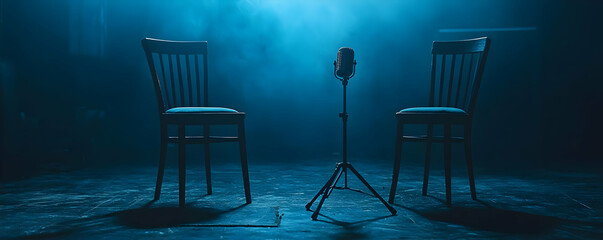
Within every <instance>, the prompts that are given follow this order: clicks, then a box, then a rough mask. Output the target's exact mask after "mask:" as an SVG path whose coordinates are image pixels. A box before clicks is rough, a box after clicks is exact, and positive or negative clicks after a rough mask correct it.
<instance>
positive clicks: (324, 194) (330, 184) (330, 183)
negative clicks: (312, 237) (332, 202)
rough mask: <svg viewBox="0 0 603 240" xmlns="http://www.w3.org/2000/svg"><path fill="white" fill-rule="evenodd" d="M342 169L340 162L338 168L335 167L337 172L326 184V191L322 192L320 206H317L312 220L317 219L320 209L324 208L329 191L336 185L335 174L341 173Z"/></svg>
mask: <svg viewBox="0 0 603 240" xmlns="http://www.w3.org/2000/svg"><path fill="white" fill-rule="evenodd" d="M341 170H342V169H341V164H338V165H337V168H336V169H335V173H334V174H333V176H331V179H329V181H328V182H327V184H326V185H325V189H324V193H323V194H322V198H321V199H320V202H319V203H318V206H316V210H314V213H313V214H312V220H316V218H318V213H319V212H320V209H321V208H322V204H323V203H324V202H325V200H326V199H327V196H328V194H327V192H329V190H330V189H331V188H333V187H334V185H335V176H336V175H340V171H341Z"/></svg>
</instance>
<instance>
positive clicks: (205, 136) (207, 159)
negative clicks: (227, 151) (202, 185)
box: [203, 124, 212, 195]
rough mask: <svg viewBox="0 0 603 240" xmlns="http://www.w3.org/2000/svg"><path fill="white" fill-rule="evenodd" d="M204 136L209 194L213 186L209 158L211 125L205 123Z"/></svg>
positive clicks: (206, 179) (206, 178) (206, 180)
mask: <svg viewBox="0 0 603 240" xmlns="http://www.w3.org/2000/svg"><path fill="white" fill-rule="evenodd" d="M203 137H204V138H205V140H206V141H207V142H205V144H204V146H205V182H206V183H207V195H211V194H212V187H211V160H210V158H209V156H210V155H209V137H210V135H209V125H208V124H206V125H203Z"/></svg>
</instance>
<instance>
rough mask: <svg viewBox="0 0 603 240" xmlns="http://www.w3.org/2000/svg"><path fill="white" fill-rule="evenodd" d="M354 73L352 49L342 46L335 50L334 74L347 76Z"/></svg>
mask: <svg viewBox="0 0 603 240" xmlns="http://www.w3.org/2000/svg"><path fill="white" fill-rule="evenodd" d="M353 73H354V50H353V49H351V48H349V47H342V48H340V49H339V51H338V52H337V63H336V64H335V74H337V76H339V77H341V78H349V77H350V76H352V74H353Z"/></svg>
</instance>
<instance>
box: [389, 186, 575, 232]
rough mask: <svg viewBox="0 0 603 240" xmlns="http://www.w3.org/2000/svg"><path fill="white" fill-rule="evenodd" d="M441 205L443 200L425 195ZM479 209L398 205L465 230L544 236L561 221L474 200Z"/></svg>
mask: <svg viewBox="0 0 603 240" xmlns="http://www.w3.org/2000/svg"><path fill="white" fill-rule="evenodd" d="M428 197H431V198H433V199H435V200H437V201H439V202H440V203H442V206H445V204H446V201H445V200H443V199H439V198H436V197H434V196H429V195H428ZM475 201H476V202H478V203H480V204H481V205H483V206H471V207H468V206H459V205H456V206H455V205H454V204H453V205H452V206H450V207H437V208H429V209H428V208H421V209H415V208H411V207H407V206H403V205H400V204H394V206H397V207H401V208H403V209H406V210H408V211H411V212H413V213H416V214H417V215H419V216H421V217H424V218H426V219H428V220H430V221H438V222H445V223H450V224H456V225H462V226H465V227H469V228H473V229H477V230H484V231H491V232H500V233H508V234H540V233H546V232H547V231H549V230H552V229H554V228H555V227H557V225H559V224H560V223H561V222H562V221H564V220H563V219H559V218H556V217H551V216H544V215H537V214H531V213H525V212H520V211H514V210H506V209H500V208H497V207H494V206H491V205H490V204H488V203H486V202H484V201H482V200H479V199H477V200H475Z"/></svg>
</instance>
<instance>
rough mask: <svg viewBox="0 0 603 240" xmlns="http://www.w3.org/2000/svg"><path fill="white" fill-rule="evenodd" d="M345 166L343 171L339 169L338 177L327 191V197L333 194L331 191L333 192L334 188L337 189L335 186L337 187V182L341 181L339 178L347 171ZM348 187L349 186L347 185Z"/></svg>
mask: <svg viewBox="0 0 603 240" xmlns="http://www.w3.org/2000/svg"><path fill="white" fill-rule="evenodd" d="M345 171H346V170H345V167H342V169H341V171H339V173H338V174H337V177H336V178H335V181H334V182H333V184H332V186H333V187H331V189H329V191H327V192H325V194H327V197H329V196H331V193H332V192H333V189H335V187H337V183H338V182H339V179H340V178H341V175H342V174H344V173H345ZM346 188H347V187H346Z"/></svg>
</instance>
